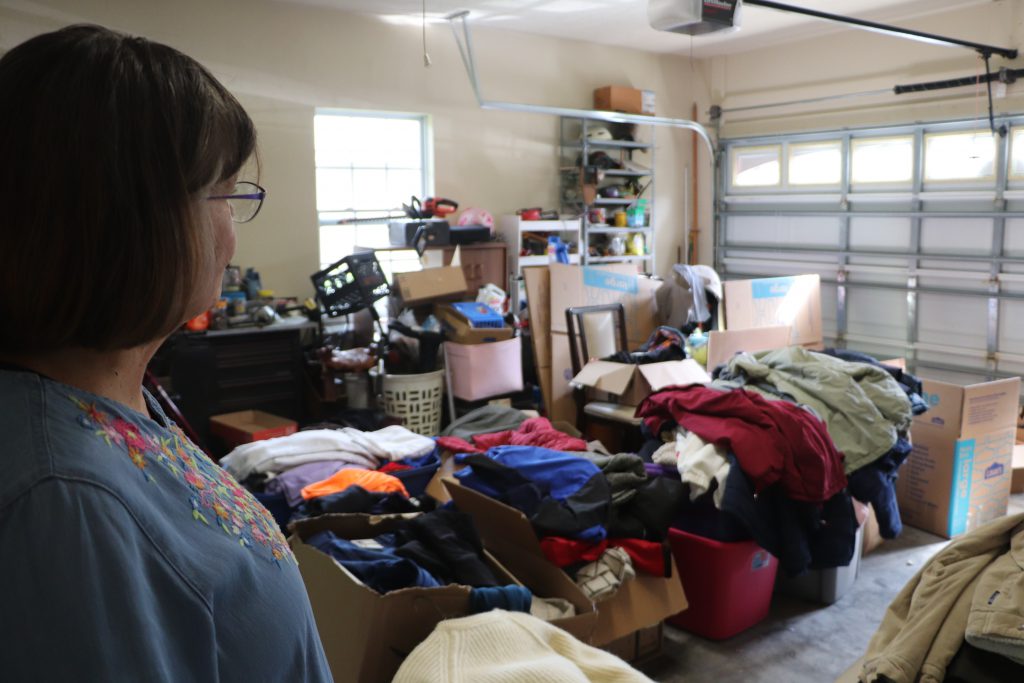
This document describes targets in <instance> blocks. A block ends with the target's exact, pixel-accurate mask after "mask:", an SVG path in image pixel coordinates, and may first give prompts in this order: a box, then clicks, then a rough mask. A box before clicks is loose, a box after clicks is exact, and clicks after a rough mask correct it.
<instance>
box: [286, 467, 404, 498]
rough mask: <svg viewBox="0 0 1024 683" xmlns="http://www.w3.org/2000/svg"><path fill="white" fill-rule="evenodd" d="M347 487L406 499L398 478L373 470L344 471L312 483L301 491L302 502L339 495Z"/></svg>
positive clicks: (402, 485)
mask: <svg viewBox="0 0 1024 683" xmlns="http://www.w3.org/2000/svg"><path fill="white" fill-rule="evenodd" d="M349 486H362V487H363V488H364V489H366V490H367V491H376V492H378V493H401V494H402V495H403V496H406V497H408V496H409V492H408V491H406V490H405V484H403V483H402V480H401V479H399V478H398V477H393V476H391V475H390V474H384V473H383V472H375V471H373V470H357V469H345V470H340V471H338V472H335V473H334V474H332V475H331V476H330V477H328V478H327V479H324V480H323V481H317V482H313V483H312V484H310V485H309V486H306V487H305V488H303V489H302V498H303V500H309V499H310V498H319V497H320V496H327V495H330V494H332V493H340V492H341V491H344V490H345V489H347V488H348V487H349Z"/></svg>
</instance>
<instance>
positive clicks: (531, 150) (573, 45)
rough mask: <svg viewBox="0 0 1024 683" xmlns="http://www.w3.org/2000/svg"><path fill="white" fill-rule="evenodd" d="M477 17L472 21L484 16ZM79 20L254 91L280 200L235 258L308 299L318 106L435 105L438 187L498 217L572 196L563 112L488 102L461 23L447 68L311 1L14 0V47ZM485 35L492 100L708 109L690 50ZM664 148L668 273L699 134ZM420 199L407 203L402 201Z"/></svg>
mask: <svg viewBox="0 0 1024 683" xmlns="http://www.w3.org/2000/svg"><path fill="white" fill-rule="evenodd" d="M557 19H558V20H559V21H571V17H563V16H559V17H557ZM470 20H471V26H473V25H472V15H471V17H470ZM73 22H92V23H99V24H103V25H105V26H109V27H111V28H114V29H118V30H122V31H126V32H129V33H136V34H141V35H144V36H147V37H149V38H152V39H154V40H157V41H161V42H165V43H168V44H170V45H172V46H174V47H176V48H178V49H180V50H182V51H184V52H185V53H186V54H189V55H191V56H193V57H195V58H196V59H198V60H199V61H200V62H202V63H203V64H205V65H206V66H207V67H209V68H210V69H211V70H212V71H213V72H214V73H215V74H216V76H217V77H218V78H220V79H221V80H222V81H223V82H224V83H225V84H226V85H227V87H228V88H229V89H231V91H232V92H234V93H235V94H236V95H237V96H238V97H239V99H240V100H241V101H242V103H243V105H244V106H245V107H246V109H247V110H248V111H249V113H250V114H251V115H252V117H253V119H254V120H255V122H256V125H257V127H258V130H259V140H260V150H261V160H262V173H261V182H262V184H263V185H264V186H265V187H267V189H268V191H269V197H268V200H267V203H266V205H265V206H264V208H263V210H262V211H261V213H260V215H259V216H258V217H257V218H256V220H255V221H253V222H252V223H250V224H246V225H244V226H240V229H239V232H238V252H237V256H236V258H235V261H236V262H237V263H239V264H242V265H246V266H248V265H252V266H256V267H257V268H258V269H259V270H260V273H261V275H262V278H263V282H264V283H265V284H266V285H267V286H269V287H273V288H274V289H275V290H276V291H277V292H278V293H280V294H295V295H299V296H307V295H308V294H310V293H311V287H310V284H309V275H310V274H311V273H313V272H314V271H316V270H318V269H319V256H318V248H319V231H318V226H317V215H316V197H315V183H314V150H313V113H314V110H315V108H316V107H337V108H351V109H360V110H375V111H400V112H414V113H422V114H427V115H429V116H430V120H431V125H432V129H433V140H434V159H435V169H434V189H435V192H436V194H437V195H439V196H443V197H451V198H453V199H455V200H456V201H458V202H460V205H461V206H464V207H465V206H479V207H483V208H486V209H488V210H489V211H491V212H492V213H493V214H494V215H496V216H497V215H499V214H502V213H510V212H514V211H515V210H516V209H518V208H522V207H524V206H539V205H543V206H544V207H546V208H557V206H558V203H557V199H558V172H557V167H558V158H557V153H558V120H557V119H556V118H555V117H552V116H545V115H538V114H523V113H506V112H493V111H481V110H480V109H479V108H478V106H477V104H476V101H475V99H474V97H473V93H472V90H471V88H470V84H469V79H468V78H467V76H466V74H465V70H464V68H463V65H462V61H461V59H460V58H459V54H458V50H457V48H456V44H455V41H454V39H453V37H452V32H451V29H450V28H449V26H448V24H447V23H446V22H445V23H441V24H434V25H430V26H428V30H427V40H428V50H429V52H430V55H431V58H432V61H433V66H432V67H431V68H429V69H426V68H424V66H423V57H422V52H421V50H422V47H421V29H420V27H419V26H418V25H395V24H389V23H386V22H384V21H382V20H380V19H377V18H374V17H368V16H361V15H356V14H350V13H346V12H342V11H339V10H336V9H328V8H325V7H317V6H313V5H309V4H303V3H298V2H283V1H270V0H240V1H234V0H218V1H217V2H209V1H208V0H176V1H175V2H159V1H157V0H143V1H140V0H35V1H31V2H11V1H8V0H0V50H2V49H9V48H10V47H12V46H14V45H16V44H18V43H19V42H21V41H23V40H25V39H27V38H29V37H31V36H32V35H35V34H37V33H40V32H43V31H46V30H51V29H53V28H57V27H59V26H62V25H66V24H68V23H73ZM688 40H689V39H688V38H687V37H682V36H681V37H680V41H688ZM473 42H474V48H475V50H476V57H477V68H478V72H479V74H480V81H481V87H482V90H483V93H484V96H485V97H487V98H488V99H493V100H504V101H511V102H523V103H529V104H543V105H550V106H562V107H576V108H584V109H588V108H590V107H591V104H592V93H593V90H594V88H596V87H600V86H603V85H609V84H617V85H632V86H633V87H636V88H641V89H650V90H654V91H655V92H656V96H657V107H658V113H659V114H661V115H665V116H674V117H678V118H689V117H690V107H691V105H692V102H693V94H692V90H694V88H693V87H692V84H691V79H693V80H694V81H695V82H698V83H703V84H705V85H703V86H701V87H700V88H699V90H701V91H702V92H703V93H704V94H705V95H704V97H703V98H701V101H700V102H699V107H700V110H701V111H706V110H707V108H708V105H709V102H708V100H707V93H708V89H707V87H706V84H707V82H708V81H707V78H706V75H701V72H699V71H696V70H693V69H691V67H690V61H689V60H688V59H686V58H684V57H679V56H671V55H656V54H651V53H645V52H642V51H640V50H630V49H621V48H612V47H607V46H603V45H598V44H595V43H587V42H578V41H565V40H558V39H554V38H547V37H538V36H533V35H528V34H524V33H514V32H509V31H499V30H494V29H487V28H482V27H476V26H473ZM685 44H687V45H688V44H689V43H688V42H686V43H685ZM695 73H696V74H697V75H696V76H695ZM657 145H658V153H657V157H656V158H657V169H656V171H657V174H658V188H659V193H658V197H657V207H658V210H657V219H656V220H657V223H656V226H655V230H656V240H657V242H656V250H657V251H656V253H657V254H658V264H657V270H658V272H661V273H664V272H666V271H667V269H668V268H669V267H670V265H671V264H672V263H674V262H675V260H676V254H677V248H682V247H683V246H684V239H685V233H684V204H685V197H684V194H683V187H684V174H685V168H686V167H687V166H688V165H689V164H690V149H691V148H690V145H691V133H689V132H687V131H682V130H670V129H659V130H658V132H657ZM700 163H701V164H703V168H702V176H701V177H702V181H703V182H702V184H703V185H704V189H703V191H702V192H701V194H702V195H703V196H704V197H705V198H706V201H705V203H704V207H703V210H704V212H705V214H706V215H704V216H703V217H702V219H701V222H702V223H704V224H705V225H710V223H711V218H710V217H711V206H710V199H709V198H710V196H711V171H710V161H709V159H708V155H707V153H706V151H703V150H702V152H701V161H700ZM676 188H678V189H676ZM407 199H408V198H395V202H396V206H397V203H398V202H400V201H407ZM707 244H708V246H709V247H710V241H708V243H707ZM706 253H708V254H710V251H707V252H706Z"/></svg>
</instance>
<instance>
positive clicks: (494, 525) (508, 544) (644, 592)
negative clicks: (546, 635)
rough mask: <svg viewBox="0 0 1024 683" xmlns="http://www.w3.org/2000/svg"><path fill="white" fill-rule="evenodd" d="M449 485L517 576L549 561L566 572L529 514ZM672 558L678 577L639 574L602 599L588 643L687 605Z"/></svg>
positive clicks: (652, 621)
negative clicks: (552, 559) (549, 551)
mask: <svg viewBox="0 0 1024 683" xmlns="http://www.w3.org/2000/svg"><path fill="white" fill-rule="evenodd" d="M443 484H444V486H445V488H446V489H448V493H449V494H450V495H451V498H452V500H453V501H454V502H455V506H456V507H457V508H458V509H459V510H462V511H463V512H466V513H468V514H470V515H472V517H473V521H474V522H475V523H476V528H477V531H479V532H480V537H481V538H482V539H483V542H484V546H485V547H486V548H487V549H488V550H489V551H490V552H492V553H494V556H495V557H497V558H498V560H499V561H501V562H502V563H503V564H504V565H505V566H506V567H508V568H509V570H510V571H511V572H512V573H513V574H515V575H516V576H518V577H523V576H526V575H528V574H530V573H532V572H539V571H540V568H541V567H542V566H545V565H546V566H547V567H549V568H552V569H555V570H556V571H558V572H559V573H562V575H563V576H565V574H564V573H563V572H562V570H560V569H558V568H557V567H555V565H553V564H551V563H550V562H548V559H547V557H545V555H544V552H543V551H542V550H541V548H540V542H539V541H538V540H537V536H536V534H535V533H534V531H533V526H532V525H531V524H530V520H528V519H527V518H526V515H524V514H523V513H522V512H520V511H519V510H516V509H515V508H512V507H509V506H508V505H505V504H504V503H501V502H499V501H497V500H494V499H493V498H489V497H487V496H485V495H484V494H482V493H478V492H476V491H474V490H472V489H470V488H467V487H465V486H462V485H460V484H459V482H458V481H457V480H455V479H452V478H446V479H444V480H443ZM671 562H672V565H671V567H672V576H669V577H664V576H651V575H649V574H644V573H642V572H640V573H637V575H636V578H634V579H633V580H631V581H627V582H626V583H625V584H623V585H622V587H621V588H619V591H618V592H617V593H616V594H615V595H614V596H612V597H611V598H609V599H607V600H603V601H601V602H599V603H597V605H595V607H596V609H597V626H596V628H595V629H594V633H593V636H592V637H591V638H590V640H584V642H589V643H591V644H593V645H597V646H604V645H608V644H610V643H612V642H614V641H616V640H618V639H619V638H622V637H623V636H626V635H629V634H631V633H634V632H635V631H638V630H640V629H644V628H647V627H649V626H654V625H657V624H658V623H660V622H661V621H662V620H663V619H665V618H666V617H670V616H672V615H673V614H678V613H679V612H682V611H683V610H684V609H686V607H687V602H686V594H685V593H684V592H683V584H682V582H681V581H680V580H679V571H678V569H677V568H676V565H675V560H674V559H673V560H671ZM566 578H567V579H568V577H566ZM574 635H575V634H574ZM577 637H579V636H577ZM581 640H582V639H581Z"/></svg>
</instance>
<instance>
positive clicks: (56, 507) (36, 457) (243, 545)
mask: <svg viewBox="0 0 1024 683" xmlns="http://www.w3.org/2000/svg"><path fill="white" fill-rule="evenodd" d="M146 399H147V402H148V404H149V412H150V415H151V416H152V418H150V417H147V416H144V415H141V414H139V413H137V412H135V411H133V410H131V409H129V408H127V407H126V406H123V405H121V404H119V403H116V402H114V401H109V400H107V399H104V398H102V397H99V396H94V395H91V394H88V393H86V392H83V391H80V390H78V389H74V388H72V387H69V386H67V385H64V384H60V383H58V382H54V381H51V380H48V379H45V378H42V377H39V376H38V375H35V374H32V373H28V372H18V371H9V370H0V434H2V435H3V437H2V438H3V441H2V442H0V443H2V445H0V678H3V679H4V680H14V681H20V680H46V681H49V680H96V681H99V680H104V681H115V680H145V681H309V682H314V681H330V680H331V674H330V671H329V669H328V666H327V663H326V659H325V657H324V653H323V648H322V646H321V643H320V638H319V636H318V634H317V630H316V625H315V623H314V621H313V615H312V611H311V609H310V606H309V599H308V597H307V595H306V591H305V587H304V586H303V584H302V579H301V577H300V575H299V573H298V569H297V567H296V564H295V559H294V557H293V556H292V554H291V551H290V550H289V548H288V545H287V543H286V542H285V540H284V538H283V537H282V536H281V533H280V531H279V530H278V528H277V526H276V524H275V523H274V520H273V518H272V517H271V516H270V514H269V513H268V512H267V511H266V510H265V509H264V508H263V506H262V505H260V504H259V503H258V502H257V501H256V500H255V499H254V498H253V497H252V496H251V495H249V493H248V492H246V491H245V490H243V489H242V488H241V487H240V486H239V485H238V484H237V483H236V482H235V480H234V479H233V478H232V477H231V476H230V475H228V474H227V473H226V472H225V471H224V470H223V469H222V468H220V467H219V466H218V465H216V464H214V463H213V462H211V461H210V460H209V458H207V457H206V455H205V454H203V453H202V451H200V450H199V449H198V448H196V447H195V446H194V445H193V444H192V443H190V442H189V440H188V439H187V438H186V437H185V436H184V434H182V432H181V431H180V430H179V429H178V427H177V426H176V425H174V424H173V423H172V422H171V421H170V420H168V418H167V417H166V416H165V415H164V413H163V411H161V410H160V407H159V406H158V405H157V404H156V402H155V401H154V400H153V399H152V397H150V396H148V395H147V396H146Z"/></svg>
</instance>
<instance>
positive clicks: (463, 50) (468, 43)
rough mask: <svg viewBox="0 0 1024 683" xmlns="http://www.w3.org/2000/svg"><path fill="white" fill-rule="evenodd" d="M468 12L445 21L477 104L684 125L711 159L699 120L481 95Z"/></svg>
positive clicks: (712, 152)
mask: <svg viewBox="0 0 1024 683" xmlns="http://www.w3.org/2000/svg"><path fill="white" fill-rule="evenodd" d="M468 16H469V12H468V11H466V10H463V11H461V12H455V13H453V14H449V15H448V16H446V17H445V19H447V20H448V23H449V25H450V26H451V28H452V34H453V35H454V36H455V43H456V45H458V48H459V55H460V56H461V57H462V63H463V65H464V66H465V67H466V74H467V75H468V76H469V82H470V85H472V86H473V94H474V95H475V96H476V101H477V104H479V105H480V108H481V109H494V110H500V111H515V112H524V113H530V114H548V115H551V116H574V117H577V118H583V119H591V120H595V121H609V122H612V123H639V124H642V125H646V126H666V127H669V128H685V129H686V130H692V131H693V132H694V133H696V134H697V135H698V136H699V137H700V139H701V140H703V141H704V144H705V145H707V148H708V153H709V154H710V156H711V159H712V160H714V157H715V145H714V143H713V142H712V141H711V136H710V135H708V131H707V129H706V128H705V127H704V126H702V125H701V124H700V123H698V122H696V121H690V120H689V119H674V118H668V117H665V116H644V115H639V114H621V113H619V112H614V111H597V110H595V109H572V108H567V107H548V106H544V105H539V104H520V103H517V102H497V101H494V100H487V99H484V97H483V95H482V94H481V92H480V81H479V79H478V78H477V73H476V62H475V60H474V58H473V43H472V39H471V36H470V31H469V24H468V23H467V22H466V17H468ZM456 22H461V24H462V35H461V36H460V35H459V29H458V27H457V26H456Z"/></svg>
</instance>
